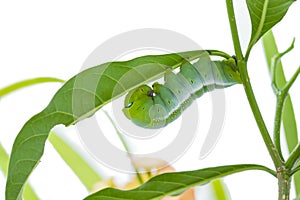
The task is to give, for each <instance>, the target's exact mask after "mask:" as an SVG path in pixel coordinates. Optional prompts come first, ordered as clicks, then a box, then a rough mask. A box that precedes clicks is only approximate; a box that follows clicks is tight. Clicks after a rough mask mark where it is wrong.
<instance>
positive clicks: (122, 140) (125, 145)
mask: <svg viewBox="0 0 300 200" xmlns="http://www.w3.org/2000/svg"><path fill="white" fill-rule="evenodd" d="M103 112H104V113H105V115H106V116H107V117H108V119H109V121H110V122H111V124H112V125H113V127H114V129H115V131H116V133H117V135H118V137H119V139H120V140H121V142H122V144H123V146H124V148H125V150H126V152H127V155H128V157H129V159H130V160H131V164H132V166H133V168H134V170H135V173H136V176H137V178H138V181H139V183H140V184H143V183H144V181H143V178H142V175H141V174H140V173H139V170H138V168H137V167H136V165H135V163H134V162H133V158H132V154H131V152H130V149H129V147H128V145H127V143H126V141H125V139H124V138H123V136H122V134H121V132H120V131H119V129H118V128H117V126H116V124H115V122H114V120H113V119H112V118H111V117H110V115H109V114H108V113H107V112H106V111H105V110H104V111H103Z"/></svg>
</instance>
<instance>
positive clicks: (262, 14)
mask: <svg viewBox="0 0 300 200" xmlns="http://www.w3.org/2000/svg"><path fill="white" fill-rule="evenodd" d="M294 1H295V0H247V1H246V2H247V6H248V10H249V14H250V18H251V23H252V33H251V39H250V44H249V46H250V47H252V46H253V45H254V44H255V43H256V42H257V41H258V40H259V39H260V37H261V36H262V35H264V34H265V33H266V32H267V31H268V30H270V29H271V28H272V27H273V26H274V25H275V24H277V23H278V22H279V21H281V19H282V18H283V17H284V15H285V14H286V12H287V10H288V9H289V7H290V5H291V4H292V3H293V2H294Z"/></svg>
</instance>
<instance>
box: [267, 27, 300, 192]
mask: <svg viewBox="0 0 300 200" xmlns="http://www.w3.org/2000/svg"><path fill="white" fill-rule="evenodd" d="M263 47H264V51H265V56H266V59H267V63H268V68H269V71H270V70H271V60H272V58H273V57H274V56H275V55H277V54H278V53H279V52H278V48H277V45H276V41H275V38H274V35H273V32H272V31H269V32H267V34H265V35H264V37H263ZM275 76H276V84H277V85H278V87H279V88H282V87H283V86H284V85H285V83H286V78H285V75H284V71H283V67H282V63H281V61H279V63H278V66H277V71H276V72H275ZM282 123H283V128H284V133H285V139H286V142H287V146H288V151H289V153H291V152H292V151H293V149H294V148H295V147H296V145H297V144H298V130H297V123H296V118H295V114H294V108H293V103H292V100H291V97H290V95H288V96H287V98H286V100H285V104H284V106H283V112H282ZM294 184H295V189H296V193H297V194H300V174H299V173H296V174H295V175H294Z"/></svg>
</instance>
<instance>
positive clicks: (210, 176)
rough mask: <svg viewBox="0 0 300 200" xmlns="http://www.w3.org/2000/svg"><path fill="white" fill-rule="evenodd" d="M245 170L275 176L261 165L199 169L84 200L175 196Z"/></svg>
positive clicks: (160, 176) (159, 176)
mask: <svg viewBox="0 0 300 200" xmlns="http://www.w3.org/2000/svg"><path fill="white" fill-rule="evenodd" d="M246 170H264V171H267V172H269V173H271V174H272V175H274V176H276V174H275V172H274V171H272V170H270V169H268V168H266V167H264V166H261V165H230V166H220V167H212V168H206V169H200V170H196V171H186V172H173V173H165V174H162V175H158V176H155V177H154V178H152V179H150V180H149V181H148V182H146V183H145V184H143V185H141V186H139V187H137V188H135V189H133V190H118V189H115V188H107V189H103V190H100V191H98V192H96V193H94V194H92V195H90V196H88V197H86V198H85V200H97V199H99V200H126V199H128V200H129V199H130V200H146V199H147V200H151V199H159V198H162V197H164V196H167V195H172V194H176V193H179V192H182V191H183V190H186V189H188V188H190V187H194V186H196V185H200V184H205V183H208V182H209V181H212V180H214V179H217V178H221V177H224V176H228V175H230V174H234V173H238V172H242V171H246Z"/></svg>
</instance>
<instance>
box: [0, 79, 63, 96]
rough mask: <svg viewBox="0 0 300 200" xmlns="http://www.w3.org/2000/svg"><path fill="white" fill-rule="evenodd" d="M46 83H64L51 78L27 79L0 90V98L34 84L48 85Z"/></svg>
mask: <svg viewBox="0 0 300 200" xmlns="http://www.w3.org/2000/svg"><path fill="white" fill-rule="evenodd" d="M48 82H59V83H63V82H64V81H63V80H61V79H58V78H51V77H39V78H33V79H27V80H24V81H20V82H17V83H14V84H12V85H9V86H7V87H5V88H3V89H0V97H3V96H5V95H8V94H9V93H11V92H14V91H16V90H19V89H21V88H24V87H28V86H31V85H36V84H40V83H48Z"/></svg>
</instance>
